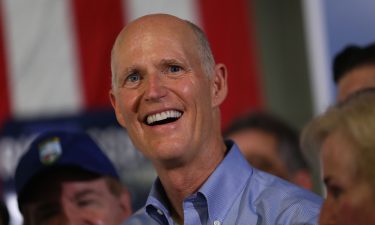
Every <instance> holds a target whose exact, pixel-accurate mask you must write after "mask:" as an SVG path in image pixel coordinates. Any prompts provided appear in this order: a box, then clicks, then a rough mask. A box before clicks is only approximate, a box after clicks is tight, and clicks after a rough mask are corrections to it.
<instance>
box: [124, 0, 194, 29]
mask: <svg viewBox="0 0 375 225" xmlns="http://www.w3.org/2000/svg"><path fill="white" fill-rule="evenodd" d="M125 4H126V5H125ZM124 5H125V6H126V13H125V14H126V15H127V16H128V18H127V21H131V20H134V19H136V18H138V17H140V16H143V15H146V14H151V13H167V14H171V15H175V16H178V17H180V18H182V19H186V20H189V21H191V22H193V23H196V24H198V25H200V24H201V22H200V20H199V15H198V12H199V9H198V6H197V2H196V0H173V1H171V0H153V1H150V0H127V1H125V0H124Z"/></svg>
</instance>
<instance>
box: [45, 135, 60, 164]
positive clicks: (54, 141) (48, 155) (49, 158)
mask: <svg viewBox="0 0 375 225" xmlns="http://www.w3.org/2000/svg"><path fill="white" fill-rule="evenodd" d="M61 154H62V148H61V144H60V138H58V137H53V138H50V139H48V140H46V141H45V142H43V143H41V144H39V159H40V162H42V164H45V165H50V164H53V163H54V162H55V161H56V160H57V159H58V158H59V157H60V156H61Z"/></svg>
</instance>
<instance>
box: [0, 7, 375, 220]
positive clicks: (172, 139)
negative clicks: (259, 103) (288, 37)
mask: <svg viewBox="0 0 375 225" xmlns="http://www.w3.org/2000/svg"><path fill="white" fill-rule="evenodd" d="M111 70H112V88H111V90H110V101H111V103H112V106H113V108H114V111H115V114H116V118H117V120H118V123H119V124H120V125H121V126H122V127H123V128H124V129H126V130H127V133H128V135H129V137H130V138H131V140H132V142H133V144H134V146H135V147H136V148H137V150H139V151H140V152H141V153H142V154H143V155H144V156H145V157H147V158H148V159H149V160H150V161H151V162H152V165H153V167H154V169H155V171H156V173H157V178H156V180H155V182H154V184H153V185H152V188H151V190H150V193H149V195H148V197H147V200H146V202H145V204H144V207H142V208H141V209H137V210H133V209H132V206H131V196H130V194H129V192H128V190H127V188H126V185H125V184H123V183H122V181H121V179H120V176H119V175H118V172H117V171H116V168H115V166H114V165H113V163H112V162H111V161H110V159H109V158H108V157H107V156H106V155H105V153H104V151H103V150H102V149H101V148H100V146H99V145H98V144H97V143H96V142H95V141H94V140H93V139H92V137H90V136H89V135H88V134H86V133H84V132H77V131H74V132H73V131H62V130H56V131H49V132H45V133H42V134H40V135H39V136H38V137H37V138H35V139H34V140H33V142H32V143H31V144H30V146H28V148H27V150H26V152H25V154H24V155H23V156H22V157H21V159H20V161H19V162H18V165H17V169H16V173H15V189H16V192H17V196H18V206H19V209H20V212H21V213H22V216H23V221H24V222H23V223H24V224H25V225H41V224H44V225H52V224H70V225H76V224H77V225H78V224H97V225H103V224H105V225H112V224H113V225H116V224H117V225H119V224H125V225H137V224H148V225H151V224H165V225H172V224H180V225H182V224H191V225H198V224H214V225H221V224H259V225H275V224H278V225H299V224H305V225H313V224H321V225H332V224H337V225H338V224H340V225H343V224H344V225H345V224H351V225H352V224H357V225H365V224H375V216H374V215H375V214H374V212H375V174H373V173H374V171H375V170H374V168H373V165H375V139H374V138H373V133H375V45H369V46H366V47H359V46H349V47H347V48H345V49H344V50H343V51H342V52H340V53H339V54H337V56H336V57H335V60H334V63H333V74H334V77H333V79H334V81H335V82H336V85H337V103H335V104H333V105H332V106H331V107H329V108H328V109H327V111H326V112H324V113H322V114H321V115H318V116H317V117H315V118H313V119H312V120H311V121H310V122H309V123H308V124H307V125H306V126H305V127H304V129H303V131H302V132H301V135H300V132H298V131H296V130H295V129H293V128H292V127H291V126H289V125H288V124H287V123H285V122H284V121H283V120H282V119H280V118H278V117H277V116H275V115H272V114H270V113H269V112H252V113H250V114H248V115H245V116H244V117H240V118H238V120H236V121H233V123H232V124H231V125H230V126H229V127H228V128H227V129H226V130H224V132H223V131H222V129H221V124H220V105H221V103H222V102H223V101H224V100H225V98H226V95H227V92H228V87H227V76H228V72H227V69H226V67H225V65H224V64H221V63H217V62H215V60H214V56H213V54H212V52H211V49H210V45H209V42H208V40H207V38H206V36H205V34H204V32H203V31H202V29H201V28H199V27H198V26H197V25H195V24H193V23H191V22H189V21H186V20H182V19H180V18H178V17H175V16H171V15H167V14H152V15H146V16H143V17H140V18H138V19H136V20H134V21H132V22H130V23H129V24H128V25H127V26H126V27H124V28H123V30H122V31H121V32H120V33H119V35H118V37H117V39H116V41H115V43H114V45H113V49H112V54H111ZM229 91H230V90H229ZM300 138H301V145H300ZM306 152H310V153H311V152H312V153H313V154H316V155H318V156H319V157H320V159H321V170H322V171H321V174H322V180H321V181H322V182H323V183H324V185H325V186H326V190H327V194H326V196H323V198H322V197H321V196H319V195H318V194H316V193H314V190H313V179H312V175H311V174H312V170H313V169H316V168H313V167H314V165H311V164H310V163H309V161H308V160H307V159H306V155H305V154H304V153H306ZM0 206H1V219H2V220H1V221H0V224H1V225H2V224H4V225H5V224H8V223H9V214H8V212H7V210H6V206H5V204H3V203H2V204H1V205H0Z"/></svg>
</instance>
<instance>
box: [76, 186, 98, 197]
mask: <svg viewBox="0 0 375 225" xmlns="http://www.w3.org/2000/svg"><path fill="white" fill-rule="evenodd" d="M88 195H96V196H101V192H100V191H97V190H93V189H90V188H87V189H84V190H81V191H78V192H77V193H75V194H74V196H73V198H74V199H80V198H84V197H87V196H88Z"/></svg>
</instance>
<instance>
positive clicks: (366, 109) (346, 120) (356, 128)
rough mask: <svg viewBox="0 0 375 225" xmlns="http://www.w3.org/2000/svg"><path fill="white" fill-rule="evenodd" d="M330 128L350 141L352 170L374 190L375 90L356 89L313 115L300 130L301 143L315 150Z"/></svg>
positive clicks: (307, 148)
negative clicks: (318, 114)
mask: <svg viewBox="0 0 375 225" xmlns="http://www.w3.org/2000/svg"><path fill="white" fill-rule="evenodd" d="M333 132H341V134H343V135H344V136H345V137H346V138H347V139H348V140H349V141H350V142H352V143H353V146H355V148H356V149H355V151H353V155H354V159H353V161H354V163H355V166H356V169H357V171H356V172H358V174H359V175H360V178H364V179H366V180H367V181H368V182H369V184H370V185H371V187H372V189H373V191H374V193H375V90H366V91H363V92H360V93H357V94H355V95H353V96H351V97H350V98H349V99H347V100H346V101H344V102H342V103H339V104H337V105H334V106H332V107H330V108H328V110H327V111H326V112H325V113H324V114H322V115H320V116H318V117H316V118H315V119H313V120H312V121H311V122H310V123H309V124H307V126H306V127H305V128H304V130H303V132H302V135H301V146H302V148H303V149H304V150H305V151H309V152H310V153H311V151H314V152H315V153H318V152H319V151H320V148H321V145H322V143H323V142H324V140H325V139H326V138H327V137H328V136H329V135H330V134H332V133H333Z"/></svg>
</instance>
